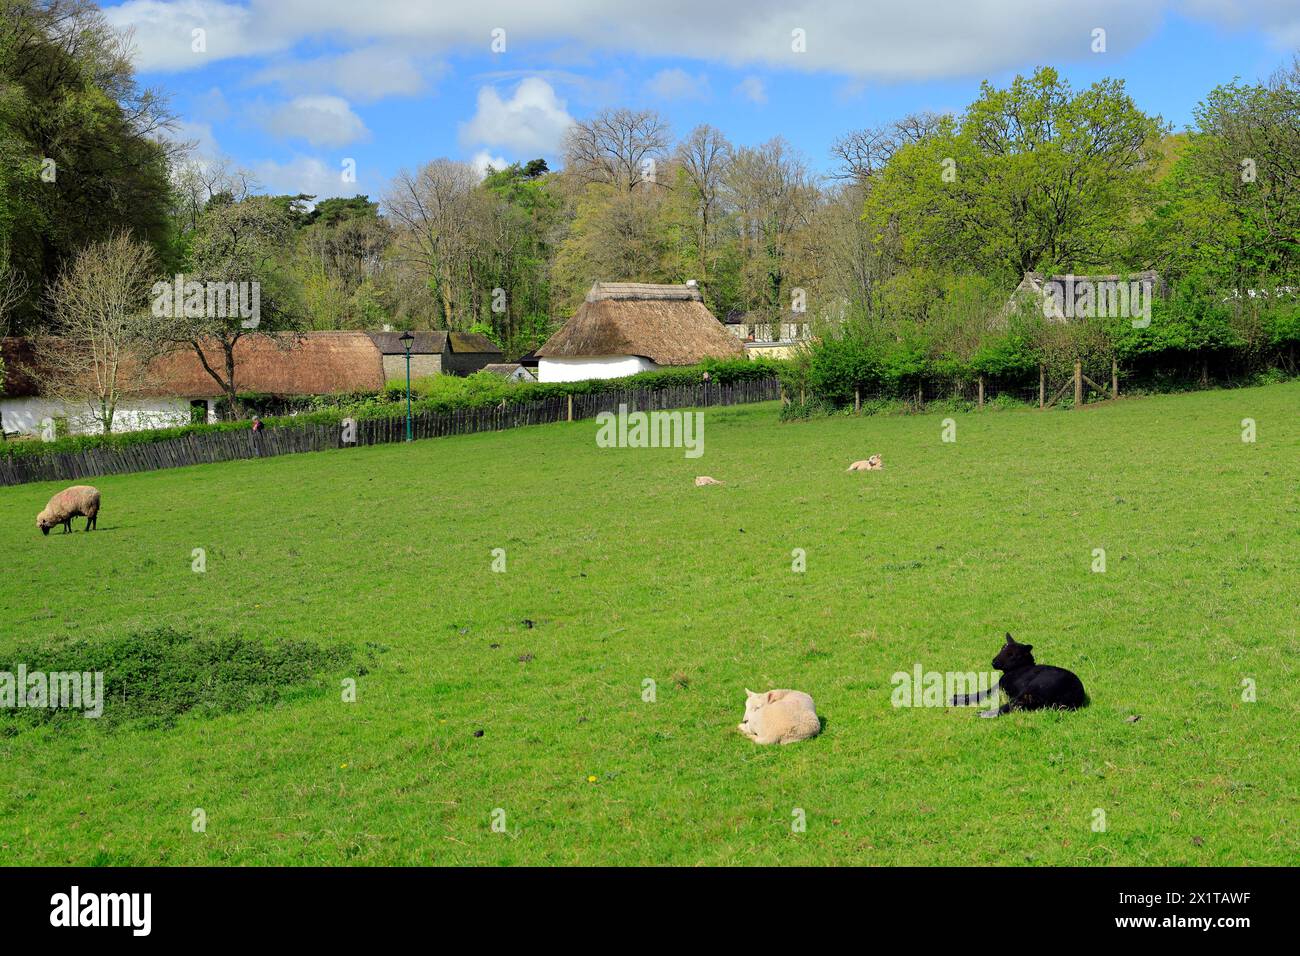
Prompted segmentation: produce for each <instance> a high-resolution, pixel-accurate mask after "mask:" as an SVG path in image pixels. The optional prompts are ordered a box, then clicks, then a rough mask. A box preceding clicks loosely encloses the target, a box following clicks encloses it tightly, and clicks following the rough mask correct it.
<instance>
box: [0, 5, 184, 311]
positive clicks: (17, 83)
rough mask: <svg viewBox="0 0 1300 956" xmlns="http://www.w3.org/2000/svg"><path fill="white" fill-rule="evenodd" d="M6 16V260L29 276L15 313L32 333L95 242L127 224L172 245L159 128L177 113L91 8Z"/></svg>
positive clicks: (2, 84) (2, 195)
mask: <svg viewBox="0 0 1300 956" xmlns="http://www.w3.org/2000/svg"><path fill="white" fill-rule="evenodd" d="M3 20H4V27H3V29H0V257H3V260H7V264H8V265H10V266H12V267H13V269H14V270H15V271H16V272H17V273H19V274H20V275H22V276H23V277H24V278H25V279H26V290H27V295H26V300H25V301H24V302H23V303H21V305H20V307H19V308H18V309H17V310H16V312H15V316H14V326H15V328H16V329H17V330H18V331H26V330H29V329H31V328H33V327H35V326H36V325H37V324H38V319H39V318H40V312H41V309H42V303H43V298H42V297H43V294H44V292H45V288H46V285H47V284H48V283H49V282H51V281H52V280H53V278H54V277H55V276H56V275H57V274H58V271H59V269H60V267H61V265H62V263H63V262H64V261H65V260H66V259H67V258H68V257H70V256H71V255H73V254H74V253H75V252H76V251H77V250H78V249H79V248H80V247H81V246H82V245H84V244H85V243H87V242H90V241H93V240H98V239H106V238H107V237H108V236H109V235H111V234H113V233H115V232H119V231H122V230H126V231H129V232H131V233H132V234H133V235H134V236H135V237H136V238H137V239H140V240H144V241H148V242H150V243H151V244H153V245H154V246H155V247H157V248H159V249H161V248H163V247H164V246H166V244H167V242H168V238H169V228H170V227H169V223H168V218H167V207H168V203H169V200H170V197H171V185H170V182H169V178H168V151H167V148H166V147H165V146H164V145H163V144H162V143H161V142H160V141H159V140H158V138H157V136H156V133H155V131H156V129H157V127H158V125H159V124H161V123H162V122H165V121H166V120H167V118H168V113H167V109H166V104H165V102H164V100H163V99H162V98H161V97H160V95H159V94H158V93H157V92H155V91H152V90H145V89H141V88H140V87H139V86H138V84H137V83H136V80H135V77H134V74H133V71H132V66H131V61H130V57H129V54H128V53H126V52H125V50H124V48H123V47H122V46H121V45H120V44H119V43H118V41H117V38H116V36H115V34H114V32H113V30H112V29H111V28H110V27H109V26H108V24H107V22H106V21H105V20H104V18H103V15H102V14H101V13H100V12H99V11H98V10H97V9H96V8H95V7H94V6H93V5H91V4H86V5H83V6H76V5H69V4H49V3H37V2H35V0H8V2H6V3H5V4H4V11H3ZM47 162H48V163H50V164H51V165H48V166H47ZM43 176H44V177H45V178H43ZM5 264H6V262H5V261H0V266H3V265H5Z"/></svg>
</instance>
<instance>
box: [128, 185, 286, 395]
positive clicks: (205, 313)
mask: <svg viewBox="0 0 1300 956" xmlns="http://www.w3.org/2000/svg"><path fill="white" fill-rule="evenodd" d="M293 229H294V218H293V214H292V211H291V207H290V205H289V204H286V203H284V202H282V201H279V199H278V198H277V197H267V196H253V197H250V198H248V199H245V200H243V201H242V202H230V203H225V202H222V203H215V204H209V206H208V208H207V209H206V210H205V211H204V213H203V215H202V217H201V218H200V219H199V223H198V228H197V229H196V230H195V234H194V237H193V240H192V243H191V261H190V270H189V272H188V274H187V275H186V276H184V278H185V279H186V281H192V282H199V283H204V284H205V286H207V287H210V288H216V287H218V286H226V287H228V288H229V287H230V285H231V284H234V285H235V287H236V288H238V294H239V295H241V296H246V298H244V299H242V300H241V301H242V302H248V303H249V304H251V303H252V295H253V293H254V292H255V294H256V296H257V310H256V312H255V313H254V314H252V315H247V316H246V315H244V314H243V313H242V312H241V310H239V309H235V308H232V307H230V298H229V295H233V294H235V290H234V289H231V290H230V292H229V293H228V297H227V300H226V302H225V307H220V304H219V303H218V307H216V308H214V303H213V301H212V300H211V299H205V301H204V302H203V303H202V304H201V305H200V307H199V308H197V309H194V310H191V309H189V308H188V307H186V308H184V309H183V310H182V309H181V307H180V303H176V302H173V303H172V305H173V308H172V309H171V310H167V309H165V308H159V309H156V310H155V315H154V323H153V326H152V332H151V334H152V336H153V337H154V339H155V340H156V341H158V342H159V343H162V344H165V345H166V346H167V347H168V348H169V349H171V350H175V349H184V350H192V351H193V352H194V354H195V355H196V356H197V358H198V360H199V362H200V364H201V365H202V366H203V369H204V371H206V372H207V373H208V375H210V376H211V377H212V380H213V381H215V382H216V383H217V385H219V386H220V388H221V390H222V392H223V393H225V396H226V400H227V401H228V403H229V405H230V408H231V410H232V411H233V412H234V414H235V415H237V416H238V415H242V413H243V409H242V406H241V404H240V401H239V386H238V374H237V373H238V368H237V363H236V359H235V346H236V345H237V344H238V343H239V341H240V340H241V339H243V338H247V337H251V336H268V337H270V339H271V340H272V341H274V342H275V343H276V344H277V346H279V347H281V348H286V349H287V348H292V347H293V345H294V344H295V343H296V341H297V339H296V337H295V336H294V335H293V334H292V333H293V332H295V331H297V330H298V329H299V328H301V325H302V317H301V314H300V311H299V308H298V302H297V300H296V294H295V290H294V289H293V288H292V285H291V282H290V281H289V279H288V277H287V276H286V275H285V274H284V273H283V271H282V270H281V268H280V263H279V257H280V253H281V250H282V249H283V248H284V247H285V245H286V244H287V243H288V241H289V239H290V237H291V236H292V234H293ZM209 284H211V285H209ZM178 312H183V314H177V313H178ZM159 313H161V314H159ZM277 333H290V334H277ZM214 349H215V354H214V352H213V350H214Z"/></svg>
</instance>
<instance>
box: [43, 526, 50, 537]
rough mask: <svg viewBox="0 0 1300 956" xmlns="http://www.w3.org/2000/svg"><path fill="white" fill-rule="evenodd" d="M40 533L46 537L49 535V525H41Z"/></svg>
mask: <svg viewBox="0 0 1300 956" xmlns="http://www.w3.org/2000/svg"><path fill="white" fill-rule="evenodd" d="M41 534H43V535H45V536H46V537H47V538H48V537H49V536H50V526H49V525H47V524H43V525H41Z"/></svg>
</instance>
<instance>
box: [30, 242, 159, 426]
mask: <svg viewBox="0 0 1300 956" xmlns="http://www.w3.org/2000/svg"><path fill="white" fill-rule="evenodd" d="M156 268H157V265H156V260H155V259H154V256H153V253H152V251H151V250H150V248H149V247H148V246H147V245H145V244H144V243H141V242H137V241H136V240H134V239H132V238H131V236H130V235H129V234H127V233H125V232H120V233H117V234H116V235H114V236H112V237H111V238H109V239H106V240H103V241H99V242H92V243H90V244H88V245H87V246H85V247H84V248H83V249H82V250H81V251H80V252H79V253H77V254H76V256H75V257H73V258H72V259H71V260H70V261H69V263H68V264H67V265H66V266H65V267H64V269H63V271H62V273H60V275H59V277H58V279H57V280H56V281H55V283H54V285H53V286H52V287H51V289H50V291H49V299H50V302H49V305H50V309H49V311H50V315H51V317H52V319H53V325H52V328H51V329H50V331H51V332H52V333H53V335H45V336H38V337H36V338H35V339H34V340H33V343H34V348H35V353H36V354H35V358H36V361H35V363H34V368H35V370H36V374H37V376H38V378H39V380H40V384H41V391H42V394H44V395H46V396H49V397H51V398H53V399H55V400H56V401H58V402H60V403H61V404H62V405H63V406H64V407H65V408H66V409H67V410H68V412H69V417H71V418H74V419H80V420H82V421H84V422H86V423H88V424H93V425H94V426H95V427H97V428H98V429H99V430H100V431H101V432H103V433H104V434H106V435H107V434H108V433H109V432H111V431H112V430H113V419H114V417H115V416H116V414H117V412H118V410H119V409H120V408H121V407H122V404H123V403H124V402H126V401H128V400H130V399H131V398H133V397H134V396H137V395H139V394H141V393H143V392H145V391H147V390H148V389H149V388H151V387H152V386H153V384H154V383H153V380H152V377H151V374H150V371H149V362H150V359H151V358H152V357H153V355H154V354H155V353H154V350H155V345H156V340H154V339H153V338H152V337H151V336H150V335H149V331H150V323H149V298H150V295H149V293H150V288H151V286H152V285H153V283H154V280H155V279H156V278H157V272H156Z"/></svg>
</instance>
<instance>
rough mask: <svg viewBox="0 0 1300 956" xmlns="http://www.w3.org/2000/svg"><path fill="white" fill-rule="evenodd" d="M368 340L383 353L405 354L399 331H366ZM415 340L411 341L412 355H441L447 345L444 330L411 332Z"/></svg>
mask: <svg viewBox="0 0 1300 956" xmlns="http://www.w3.org/2000/svg"><path fill="white" fill-rule="evenodd" d="M366 334H367V335H369V336H370V341H372V342H374V343H375V347H376V348H378V349H379V351H381V352H383V353H384V354H385V355H405V354H406V346H405V345H403V344H402V333H401V332H367V333H366ZM411 335H412V336H413V337H414V339H415V341H414V342H412V343H411V354H412V355H441V354H442V351H443V349H445V348H446V347H447V333H446V332H412V333H411Z"/></svg>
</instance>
